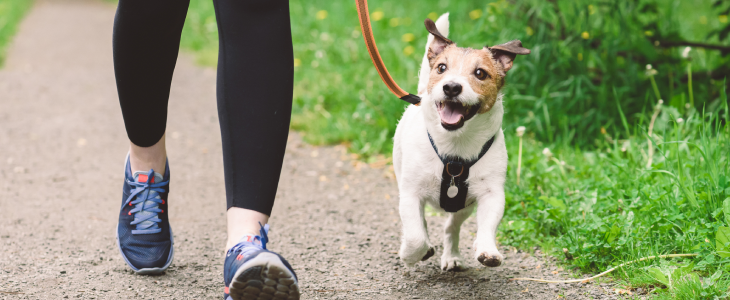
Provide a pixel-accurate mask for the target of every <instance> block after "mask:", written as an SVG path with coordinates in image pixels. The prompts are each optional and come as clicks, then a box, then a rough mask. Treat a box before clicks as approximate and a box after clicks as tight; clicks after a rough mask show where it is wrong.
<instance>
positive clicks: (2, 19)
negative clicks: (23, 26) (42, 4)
mask: <svg viewBox="0 0 730 300" xmlns="http://www.w3.org/2000/svg"><path fill="white" fill-rule="evenodd" d="M31 6H33V1H32V0H0V67H2V66H3V64H4V62H5V51H6V49H7V47H8V44H9V43H10V41H11V40H12V38H13V35H15V32H16V31H17V30H18V23H20V20H22V19H23V16H25V13H26V12H28V10H29V9H30V8H31Z"/></svg>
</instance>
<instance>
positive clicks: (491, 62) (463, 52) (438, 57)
mask: <svg viewBox="0 0 730 300" xmlns="http://www.w3.org/2000/svg"><path fill="white" fill-rule="evenodd" d="M425 24H426V29H427V30H428V32H430V33H431V34H433V35H434V39H433V41H432V42H431V44H430V45H429V46H428V52H427V54H426V57H427V58H428V63H429V67H430V68H429V71H428V84H427V87H426V89H427V90H426V93H427V94H429V97H428V98H429V99H430V100H431V101H427V103H424V105H430V106H432V107H426V109H435V110H436V112H437V113H438V115H439V117H440V121H441V126H443V128H445V129H446V130H448V131H452V130H457V129H459V128H461V127H463V126H464V123H465V122H467V121H469V120H470V119H471V118H472V117H474V116H475V115H477V114H483V113H486V112H488V111H489V110H490V109H491V108H492V107H493V106H494V104H495V102H496V101H497V97H498V95H499V90H500V89H501V88H502V86H504V78H505V76H506V75H507V71H509V70H510V69H511V68H512V62H513V61H514V59H515V57H516V56H517V54H529V53H530V50H529V49H525V48H523V47H522V43H521V42H520V41H518V40H514V41H511V42H507V43H505V44H501V45H497V46H493V47H484V48H482V49H472V48H461V47H457V46H456V44H455V43H454V42H453V41H451V40H449V39H448V38H446V37H445V36H443V35H442V34H441V33H440V32H439V30H438V29H437V28H436V25H435V24H434V22H433V21H431V20H430V19H426V22H425ZM430 102H433V103H430Z"/></svg>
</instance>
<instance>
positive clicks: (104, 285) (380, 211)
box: [0, 0, 616, 299]
mask: <svg viewBox="0 0 730 300" xmlns="http://www.w3.org/2000/svg"><path fill="white" fill-rule="evenodd" d="M113 18H114V7H113V6H112V5H111V4H108V3H105V2H101V1H91V0H45V1H44V0H38V1H36V5H35V7H34V9H33V10H32V11H31V12H30V14H29V15H28V16H27V17H26V19H25V20H24V22H23V23H22V25H21V27H20V31H19V33H18V35H17V36H16V38H15V41H14V43H13V45H11V47H10V48H9V53H8V54H9V55H8V60H7V63H6V66H5V68H4V69H2V70H0V299H67V298H68V299H220V298H221V296H222V294H223V293H222V292H223V283H222V268H223V267H222V263H223V254H224V249H223V247H224V244H225V243H224V240H225V217H224V212H225V205H226V204H225V195H224V185H223V165H222V158H221V142H220V135H219V133H220V132H219V129H218V119H217V114H216V107H215V105H216V104H215V103H216V102H215V71H214V70H212V69H206V68H200V67H197V66H195V65H193V64H192V63H191V59H190V58H189V57H187V56H185V55H181V58H180V59H179V61H178V65H177V69H176V72H175V76H174V80H173V87H172V91H171V96H170V99H171V100H170V109H169V110H170V113H169V118H168V131H167V138H168V140H167V145H168V149H169V150H168V155H169V158H170V163H171V170H172V184H171V188H172V190H171V197H170V199H169V201H170V212H169V213H170V219H171V224H172V226H173V228H174V232H175V241H176V244H175V248H176V249H175V260H174V262H173V264H172V266H171V267H170V268H169V269H168V271H167V272H166V273H165V274H163V275H160V276H140V275H135V274H133V273H132V272H131V271H130V269H129V268H128V267H127V266H126V265H125V263H124V261H123V260H122V259H121V257H120V255H119V253H118V250H117V249H116V244H115V234H114V230H115V226H116V220H117V212H118V208H119V205H120V200H121V199H120V198H121V185H122V180H123V175H122V174H123V160H124V158H125V155H126V152H127V148H128V144H127V140H126V134H125V132H124V126H123V122H122V117H121V112H120V109H119V104H118V102H117V97H116V89H115V81H114V73H113V66H112V49H111V33H112V23H113ZM143 71H144V70H140V72H143ZM397 195H398V190H397V186H396V182H395V180H394V179H393V175H392V171H390V170H389V168H388V166H387V165H385V166H384V165H383V164H380V163H376V164H372V165H367V164H365V163H362V162H358V161H357V160H353V159H351V156H350V155H349V154H348V153H347V151H346V149H345V147H344V146H333V147H314V146H310V145H307V144H304V143H302V142H301V138H300V136H299V134H297V133H292V134H291V135H290V138H289V144H288V146H287V154H286V159H285V162H284V168H283V170H282V176H281V182H280V184H279V192H278V194H277V200H276V205H275V207H274V211H273V215H272V218H271V221H270V223H271V226H272V230H271V233H270V238H271V243H270V244H269V245H270V249H273V250H274V251H277V252H280V253H282V254H283V255H285V257H287V258H288V259H289V261H290V262H291V263H292V264H293V265H294V267H295V269H296V271H297V274H298V276H299V278H300V281H301V282H300V286H301V287H302V291H303V293H304V294H303V299H556V298H559V297H563V298H566V299H611V298H614V297H616V296H615V295H613V292H612V291H611V290H612V289H611V287H610V286H608V285H605V284H594V283H591V284H579V285H565V284H536V283H524V282H514V281H510V278H513V277H522V276H525V277H528V276H532V277H544V278H569V276H570V274H569V272H567V271H563V270H562V269H561V268H559V267H557V266H556V265H555V263H554V261H552V260H551V259H549V258H547V257H545V256H542V255H539V252H538V254H537V255H528V254H525V253H522V252H520V251H516V250H514V249H507V248H504V249H503V250H502V251H503V254H505V255H506V260H505V264H504V265H503V266H502V267H498V268H484V267H482V266H481V265H479V264H478V263H477V262H476V261H475V260H473V259H468V260H467V265H468V267H470V268H469V269H468V270H466V271H463V272H442V271H440V270H439V261H438V260H439V257H440V252H441V251H440V249H439V250H438V251H437V254H436V255H435V256H434V257H433V258H431V259H430V260H428V261H427V262H424V263H420V264H419V265H418V266H417V267H416V268H414V269H410V270H407V269H405V268H404V266H403V264H402V263H401V262H400V261H399V260H398V255H397V252H396V251H397V249H398V247H399V238H400V220H399V217H398V211H397V209H398V200H397V199H398V196H397ZM443 221H444V217H440V216H430V217H428V225H429V231H430V232H431V239H432V240H433V241H434V242H435V241H440V239H441V236H442V235H441V231H442V223H443ZM475 230H476V222H475V220H474V219H473V218H472V219H470V220H468V221H467V222H466V223H465V225H464V226H463V227H462V231H461V235H462V241H461V249H462V253H463V254H464V256H465V257H472V253H471V251H473V250H472V249H471V243H472V242H473V238H474V233H475ZM436 244H438V243H436Z"/></svg>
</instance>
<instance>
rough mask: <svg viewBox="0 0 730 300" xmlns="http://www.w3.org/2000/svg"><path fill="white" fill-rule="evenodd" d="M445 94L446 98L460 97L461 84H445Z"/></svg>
mask: <svg viewBox="0 0 730 300" xmlns="http://www.w3.org/2000/svg"><path fill="white" fill-rule="evenodd" d="M444 94H446V97H450V98H453V97H456V96H459V94H461V84H458V83H455V82H449V83H447V84H444Z"/></svg>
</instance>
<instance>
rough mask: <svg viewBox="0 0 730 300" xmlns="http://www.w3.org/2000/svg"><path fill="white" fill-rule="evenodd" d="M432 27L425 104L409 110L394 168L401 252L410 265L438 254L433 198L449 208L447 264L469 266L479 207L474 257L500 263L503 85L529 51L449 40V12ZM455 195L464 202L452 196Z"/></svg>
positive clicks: (422, 87)
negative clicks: (431, 226)
mask: <svg viewBox="0 0 730 300" xmlns="http://www.w3.org/2000/svg"><path fill="white" fill-rule="evenodd" d="M425 24H426V29H427V30H428V31H429V32H430V34H429V37H428V42H427V44H426V54H425V55H424V58H423V63H422V66H421V71H420V73H419V83H418V94H419V96H420V97H421V104H420V105H418V106H416V105H410V106H409V107H408V108H407V109H406V111H405V113H404V114H403V117H402V118H401V120H400V122H399V123H398V127H397V128H396V131H395V137H394V146H393V166H394V169H395V175H396V179H397V181H398V189H399V194H400V200H399V201H400V203H399V210H400V217H401V222H402V223H403V236H402V240H401V247H400V251H399V253H398V254H399V256H400V258H401V260H402V261H403V262H404V263H405V265H406V266H408V267H413V266H415V264H416V263H417V262H419V261H422V260H426V259H428V258H429V257H431V256H432V255H433V254H434V253H435V249H434V246H433V245H432V244H431V242H430V241H429V237H428V231H427V228H426V221H425V219H424V207H425V205H426V204H427V203H428V204H430V205H431V206H432V207H434V208H436V209H442V207H448V208H449V210H451V212H449V213H448V218H447V220H446V224H445V226H444V229H445V232H444V241H443V243H444V244H443V247H444V251H443V255H442V256H441V269H442V270H444V271H450V270H459V269H463V268H464V261H463V258H462V256H461V254H460V252H459V230H460V228H461V225H462V224H463V222H464V221H465V220H466V219H467V218H468V217H469V216H470V215H471V214H472V212H473V211H474V209H475V207H476V210H477V222H478V231H477V236H476V240H475V241H474V249H475V250H476V253H475V256H474V257H475V258H476V259H477V260H478V261H479V262H480V263H481V264H483V265H485V266H489V267H497V266H499V265H501V264H502V260H503V256H502V254H501V253H500V252H499V249H498V248H497V241H496V233H497V226H498V225H499V222H500V221H501V220H502V215H503V213H504V203H505V200H504V182H505V177H506V173H507V148H506V146H505V142H504V134H503V133H502V129H501V126H502V116H503V114H504V107H503V105H502V94H501V93H500V89H501V88H502V87H503V86H504V83H505V76H506V75H507V72H508V71H509V70H510V69H511V68H512V63H513V61H514V59H515V57H516V55H517V54H529V53H530V50H528V49H525V48H523V47H522V43H521V42H520V41H517V40H515V41H511V42H508V43H505V44H501V45H497V46H493V47H484V48H483V49H473V48H461V47H457V46H456V44H455V43H454V42H452V41H451V40H449V39H448V38H447V35H448V33H449V20H448V13H446V14H444V15H442V16H441V17H440V18H439V19H438V20H437V21H436V23H434V22H433V21H431V20H430V19H426V22H425ZM485 149H486V152H484V150H485ZM442 158H443V159H444V160H442ZM474 162H475V163H474ZM469 163H473V165H471V166H470V165H469ZM447 164H448V165H447ZM459 167H461V169H460V168H459ZM465 169H466V171H465ZM447 171H448V172H447ZM465 172H466V173H465ZM466 174H468V177H466V178H464V177H461V176H466ZM444 194H446V195H444ZM454 198H460V199H461V200H460V201H462V203H463V205H460V203H456V205H454V202H458V201H453V202H452V201H449V200H452V199H454ZM454 206H456V207H454Z"/></svg>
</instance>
